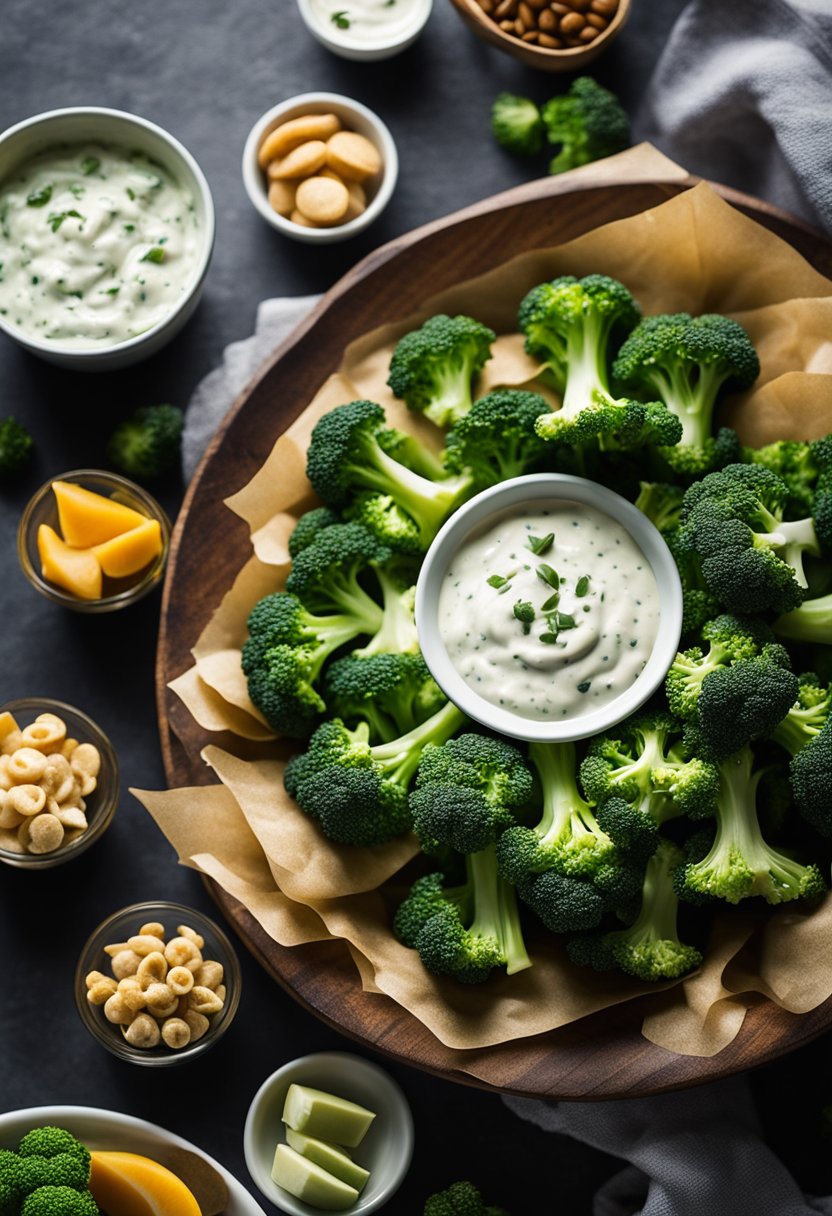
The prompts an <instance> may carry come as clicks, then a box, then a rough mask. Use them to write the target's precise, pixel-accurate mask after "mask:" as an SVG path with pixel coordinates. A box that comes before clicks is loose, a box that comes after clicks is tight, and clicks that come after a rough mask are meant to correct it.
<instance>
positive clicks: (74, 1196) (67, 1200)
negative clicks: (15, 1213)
mask: <svg viewBox="0 0 832 1216" xmlns="http://www.w3.org/2000/svg"><path fill="white" fill-rule="evenodd" d="M20 1216H98V1204H97V1203H96V1202H95V1200H94V1199H93V1197H92V1195H91V1194H90V1192H89V1191H87V1190H83V1191H74V1190H72V1189H71V1188H70V1187H68V1186H42V1187H38V1189H37V1190H36V1191H32V1193H31V1194H30V1195H27V1197H26V1198H25V1199H24V1201H23V1206H22V1207H21V1208H20Z"/></svg>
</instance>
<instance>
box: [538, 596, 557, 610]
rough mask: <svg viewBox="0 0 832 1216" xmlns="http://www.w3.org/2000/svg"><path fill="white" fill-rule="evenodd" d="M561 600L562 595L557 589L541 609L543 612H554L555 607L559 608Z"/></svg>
mask: <svg viewBox="0 0 832 1216" xmlns="http://www.w3.org/2000/svg"><path fill="white" fill-rule="evenodd" d="M559 602H560V595H559V594H558V592H557V591H556V592H555V594H554V595H550V596H549V598H548V600H546V602H545V603H543V604H541V605H540V610H541V612H552V611H553V610H554V609H555V608H557V606H558V604H559Z"/></svg>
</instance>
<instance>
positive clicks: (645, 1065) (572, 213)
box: [156, 177, 832, 1099]
mask: <svg viewBox="0 0 832 1216" xmlns="http://www.w3.org/2000/svg"><path fill="white" fill-rule="evenodd" d="M696 180H697V179H694V178H688V179H685V180H682V181H679V182H673V183H668V182H662V183H658V182H655V181H643V182H635V183H633V182H630V183H626V184H620V185H605V186H597V185H595V186H592V185H587V186H586V187H583V188H577V189H576V187H575V185H574V184H572V183H570V182H568V181H564V180H563V179H562V178H557V177H555V178H549V179H545V180H542V181H537V182H532V183H530V184H528V185H526V186H521V187H519V188H518V189H515V190H511V191H508V192H506V193H505V194H501V195H497V196H496V197H494V198H492V199H488V200H486V201H484V202H482V203H478V204H476V205H474V206H472V207H469V208H467V209H465V210H464V211H460V212H457V213H456V214H454V215H451V216H448V217H447V218H445V219H442V220H439V221H436V222H435V223H432V224H428V225H426V226H425V227H423V228H420V229H417V230H416V231H415V232H411V233H408V234H407V235H405V236H402V237H400V238H398V239H397V240H395V241H393V242H391V243H390V244H388V245H385V246H383V247H382V248H380V249H378V250H376V251H375V252H374V253H372V254H370V256H369V257H367V258H365V259H364V261H362V262H360V263H359V264H358V265H357V266H356V267H355V268H354V269H353V270H352V271H350V272H349V273H348V274H347V275H346V276H345V277H344V278H343V279H341V280H340V282H339V283H337V284H336V285H335V287H333V288H332V290H331V291H330V292H329V293H328V294H327V295H326V296H325V297H324V298H323V299H322V300H321V302H320V303H319V304H318V306H317V307H316V308H315V309H314V310H313V312H312V314H311V315H310V316H309V317H308V318H307V319H306V320H305V321H304V322H302V324H301V325H300V326H299V327H298V329H297V330H295V332H294V333H293V334H292V335H291V337H290V338H289V339H288V341H287V342H286V343H284V344H283V346H281V347H280V349H279V350H277V351H276V352H275V353H274V355H273V357H272V358H271V360H270V362H269V363H268V364H267V365H266V366H265V367H263V368H262V369H261V370H260V372H259V373H258V375H257V376H256V378H255V379H254V381H253V382H252V383H251V384H250V385H249V387H248V388H247V389H246V391H245V392H244V393H243V394H242V396H241V397H240V398H239V399H238V401H237V402H236V403H235V405H234V408H233V409H232V410H231V412H230V413H229V414H228V415H227V417H226V418H225V420H224V422H223V424H222V426H221V427H220V429H219V431H218V432H217V434H216V435H215V437H214V439H213V442H212V443H211V446H210V448H209V450H208V452H207V453H206V456H205V458H204V459H203V461H202V463H201V465H200V467H199V470H198V472H197V474H196V476H195V477H194V479H193V481H192V483H191V485H190V487H189V489H188V493H187V495H186V498H185V502H184V504H183V507H182V511H181V513H180V516H179V519H178V522H177V525H176V529H175V531H174V536H173V543H172V547H171V554H170V562H169V565H168V572H167V580H166V583H165V590H164V597H163V603H162V617H161V627H160V635H159V649H158V657H157V670H156V681H157V698H158V711H159V723H160V731H161V740H162V750H163V755H164V763H165V770H166V774H167V778H168V782H169V783H170V785H171V786H182V785H199V784H206V783H208V782H210V781H211V780H212V774H211V772H210V770H208V769H207V768H206V766H205V765H204V764H203V763H202V761H201V760H200V758H199V753H200V751H201V749H202V748H203V747H204V746H205V745H206V744H207V743H209V742H214V743H219V744H220V745H221V746H228V745H232V744H233V746H234V749H235V750H236V751H237V752H238V753H240V752H241V751H242V750H243V747H244V746H245V745H242V742H241V741H240V740H238V739H236V738H235V737H228V738H223V737H222V736H217V735H210V734H209V733H208V732H205V731H203V730H202V729H201V728H200V727H199V726H198V725H197V723H196V722H195V721H194V720H193V719H192V718H191V716H190V714H189V713H188V712H187V710H186V709H185V708H184V706H183V705H182V704H181V702H180V701H179V700H178V698H176V697H175V696H174V695H173V694H172V693H171V692H170V691H169V689H168V688H167V684H168V682H169V681H170V680H172V679H174V678H175V677H176V676H178V675H180V674H181V673H182V672H183V671H185V670H186V669H187V668H188V667H190V666H191V662H192V660H191V656H190V648H191V646H192V645H193V644H194V642H195V641H196V639H197V637H198V636H199V634H200V632H201V630H202V629H203V627H204V626H205V625H206V623H207V622H208V619H209V617H210V615H211V613H212V611H213V609H214V607H215V606H216V605H217V604H218V603H219V601H220V599H221V598H222V596H223V594H224V593H225V591H226V590H227V589H228V587H229V586H230V585H231V583H232V581H233V579H234V577H235V575H236V574H237V572H238V570H239V569H240V567H241V566H242V565H243V564H244V562H245V561H246V560H247V558H248V556H249V554H250V543H249V537H248V532H247V529H246V525H245V524H244V523H243V521H242V520H240V519H238V518H237V517H236V516H235V515H233V514H232V513H231V512H230V511H229V510H228V509H227V508H226V507H225V506H224V505H223V500H224V499H225V498H227V497H228V496H229V495H230V494H232V493H234V492H235V491H236V490H238V489H239V488H240V487H241V486H243V485H244V484H245V483H246V482H247V481H248V480H249V479H250V478H251V477H252V476H253V474H254V473H255V472H256V470H257V469H258V468H259V467H260V465H261V464H262V462H263V460H264V459H265V457H266V455H267V454H268V452H269V451H270V450H271V447H272V445H273V444H274V441H275V440H276V438H277V437H278V435H279V434H280V433H281V432H282V431H283V430H284V429H285V428H286V427H287V426H288V425H289V424H290V423H291V422H292V421H293V420H294V419H295V418H296V417H297V415H298V414H299V413H300V412H301V411H302V410H303V408H304V407H305V406H306V404H307V403H308V401H309V400H310V399H311V398H312V396H313V395H314V393H315V392H316V391H317V389H318V388H319V386H320V385H321V383H322V382H323V381H324V380H325V379H326V377H327V376H328V375H329V374H330V373H332V372H334V371H335V370H336V369H337V368H338V366H339V364H340V362H341V358H342V355H343V351H344V348H345V346H346V345H347V344H348V343H349V342H351V341H352V340H353V339H355V338H357V337H359V336H360V335H361V334H363V333H366V332H367V331H368V330H370V329H373V328H374V327H376V326H377V325H379V324H381V323H382V322H383V321H386V320H388V319H390V318H392V317H396V316H403V315H405V314H406V313H407V312H409V311H411V310H413V309H415V308H416V307H418V305H419V304H420V302H421V301H422V300H423V299H425V298H426V297H428V296H431V295H434V294H435V293H437V292H440V291H442V290H444V289H446V288H448V287H451V286H453V285H454V284H455V283H457V282H459V281H461V280H464V279H468V278H471V277H473V276H475V275H478V274H482V273H484V272H485V271H487V270H490V269H492V268H494V267H496V266H498V265H500V264H502V263H503V262H504V261H506V260H507V259H509V258H511V257H513V256H514V255H515V254H517V253H521V252H523V251H524V250H527V249H533V248H537V247H540V246H545V245H555V244H560V243H562V242H564V241H568V240H571V239H573V238H574V237H577V236H580V235H582V234H583V233H584V232H587V231H589V230H590V229H591V228H595V227H597V226H598V225H600V224H604V223H607V222H608V221H610V220H615V219H622V218H624V217H626V216H629V215H634V214H636V213H638V212H640V211H643V210H646V209H647V208H650V207H655V206H657V205H658V204H660V203H662V202H664V201H666V200H667V199H668V198H671V197H673V196H675V195H677V194H679V193H680V192H681V191H683V190H686V189H689V188H690V187H691V186H693V185H695V184H696ZM717 188H718V189H719V192H720V193H721V194H722V195H723V197H724V198H726V199H727V200H728V202H730V203H731V204H733V205H734V206H736V207H738V208H739V209H740V210H741V211H743V212H745V213H746V214H748V215H750V216H752V218H754V219H756V220H758V221H759V222H760V223H762V224H764V225H765V226H766V227H767V228H770V229H771V230H772V231H773V232H775V233H776V234H777V235H778V236H780V237H782V238H783V239H784V240H786V241H787V242H788V243H789V244H791V245H792V246H793V247H794V248H795V249H797V250H798V251H799V252H800V253H802V254H803V256H804V257H806V259H807V260H808V261H809V262H810V263H811V264H812V265H813V266H814V267H815V269H817V270H818V271H820V273H822V274H825V275H829V276H832V243H830V242H829V241H828V240H826V238H825V237H823V236H821V235H820V234H819V233H817V232H815V231H813V230H812V229H810V228H809V227H807V226H806V225H804V224H802V223H801V222H799V221H797V220H795V219H794V218H793V217H791V216H788V215H786V214H785V213H784V212H781V211H779V210H777V209H776V208H774V207H771V206H769V205H768V204H765V203H761V202H759V201H757V200H755V199H752V198H749V197H747V196H745V195H741V194H738V193H737V192H735V191H732V190H728V189H726V188H723V187H717ZM220 538H221V540H220ZM208 886H209V889H210V890H211V893H212V895H213V896H214V898H215V900H216V901H217V903H218V904H219V906H220V908H221V909H222V911H223V913H224V914H225V916H226V918H227V919H228V920H229V921H230V923H231V924H232V926H233V927H234V928H235V929H236V931H237V933H238V934H239V936H240V938H241V939H242V940H243V942H244V943H245V944H246V945H247V946H248V948H249V949H250V951H251V952H252V954H253V955H254V956H255V958H257V959H258V960H259V961H260V963H262V965H263V966H264V967H265V968H266V970H267V971H268V972H269V974H270V975H272V976H273V977H274V978H275V979H276V980H277V981H278V982H279V983H280V984H281V985H282V986H283V987H284V988H285V989H286V990H287V991H288V992H290V993H291V994H292V995H293V996H294V997H295V998H296V999H297V1000H298V1001H299V1002H300V1004H301V1005H303V1006H304V1007H305V1008H306V1009H308V1010H309V1011H310V1012H311V1013H313V1014H315V1015H316V1016H317V1017H319V1018H321V1019H322V1020H323V1021H324V1022H326V1023H327V1024H329V1025H330V1026H332V1027H334V1028H336V1029H337V1030H339V1031H341V1032H342V1033H344V1034H346V1035H348V1036H350V1037H352V1038H354V1039H356V1040H357V1041H359V1042H360V1043H362V1044H363V1045H365V1046H367V1047H371V1048H374V1049H375V1050H377V1051H379V1052H381V1053H382V1054H385V1055H387V1056H389V1057H391V1058H393V1059H396V1060H398V1061H403V1062H406V1063H409V1064H412V1065H414V1066H416V1067H419V1068H422V1069H424V1070H426V1071H428V1072H432V1073H435V1074H437V1075H439V1076H442V1077H445V1078H448V1079H453V1080H457V1081H460V1082H463V1083H466V1084H473V1085H479V1086H481V1087H483V1088H490V1089H496V1090H500V1091H503V1092H510V1093H515V1094H523V1095H528V1096H532V1097H552V1098H560V1099H579V1098H580V1099H593V1098H599V1099H600V1098H613V1097H636V1096H640V1095H645V1094H655V1093H661V1092H664V1091H667V1090H671V1089H678V1088H682V1087H684V1086H687V1085H694V1084H697V1083H699V1082H703V1081H708V1080H715V1079H716V1078H718V1077H722V1076H726V1075H728V1074H730V1073H734V1072H738V1071H741V1070H743V1069H746V1068H749V1067H752V1066H754V1065H757V1064H761V1063H763V1062H765V1061H766V1060H770V1059H773V1058H774V1057H775V1056H778V1055H782V1054H784V1053H785V1052H787V1051H792V1050H793V1049H794V1048H796V1047H798V1046H800V1045H801V1044H803V1043H806V1042H808V1041H809V1040H811V1039H813V1038H815V1037H816V1036H817V1035H819V1034H821V1033H822V1032H823V1031H824V1030H826V1029H827V1028H828V1027H829V1025H830V1024H832V1000H830V1001H827V1002H826V1003H825V1004H824V1005H822V1006H820V1007H819V1008H817V1009H815V1010H813V1011H812V1012H810V1013H807V1014H803V1015H801V1016H797V1015H794V1014H789V1013H786V1012H784V1011H783V1010H781V1009H779V1008H777V1007H776V1006H775V1005H773V1004H772V1003H771V1002H769V1001H766V1000H764V999H762V998H759V999H756V1000H755V1002H754V1003H753V1004H752V1006H751V1008H750V1009H749V1011H748V1014H747V1016H746V1018H745V1021H744V1023H743V1026H742V1029H741V1031H740V1033H739V1035H738V1036H737V1037H736V1039H735V1040H734V1042H733V1043H732V1044H731V1045H730V1046H729V1047H727V1048H726V1049H725V1050H724V1051H722V1052H720V1053H719V1054H718V1055H716V1056H713V1057H710V1058H697V1057H693V1056H680V1055H676V1054H674V1053H672V1052H669V1051H666V1050H664V1049H662V1048H659V1047H656V1046H654V1045H653V1044H652V1043H649V1042H648V1041H647V1040H646V1039H644V1038H642V1037H641V1034H640V1025H641V1020H642V1016H643V1008H642V1005H641V1002H639V1001H631V1002H629V1003H627V1004H625V1005H622V1006H617V1007H615V1008H613V1009H610V1010H606V1011H603V1012H601V1013H598V1014H595V1015H593V1016H592V1017H591V1018H586V1019H583V1020H582V1021H580V1022H577V1023H575V1024H574V1025H572V1026H569V1027H566V1028H564V1029H562V1030H559V1031H552V1032H550V1033H548V1034H545V1035H540V1036H537V1037H535V1038H531V1039H524V1040H520V1041H518V1042H514V1043H508V1044H504V1045H502V1046H499V1047H493V1048H488V1049H485V1050H480V1051H469V1052H459V1051H454V1050H451V1049H449V1048H446V1047H444V1046H443V1045H442V1044H441V1043H440V1042H439V1041H438V1040H437V1039H436V1038H434V1036H433V1035H432V1034H431V1033H430V1032H429V1031H428V1030H427V1029H426V1028H425V1027H424V1026H422V1024H421V1023H420V1022H418V1021H417V1020H416V1019H415V1018H414V1017H412V1015H410V1014H409V1013H407V1012H406V1011H405V1010H403V1009H401V1008H400V1007H399V1006H398V1005H396V1004H395V1003H394V1002H393V1001H391V1000H390V999H389V998H387V997H385V996H381V995H376V994H365V993H364V992H362V990H361V986H360V983H359V980H358V975H357V972H356V970H355V967H354V964H353V963H352V960H351V958H350V956H349V954H348V951H347V948H346V946H345V945H344V944H343V943H340V942H324V943H314V944H310V945H306V946H301V947H295V948H292V949H287V948H284V947H281V946H279V945H277V944H276V943H275V942H274V941H272V939H271V938H269V937H268V936H267V935H266V934H265V933H264V931H263V930H262V929H261V928H260V926H259V925H258V924H257V922H256V921H255V920H254V919H253V918H252V917H251V916H250V915H249V914H248V913H247V912H246V910H245V909H244V908H243V907H242V906H241V905H240V904H239V903H238V902H237V901H236V900H234V899H232V898H231V897H230V896H228V895H227V894H226V893H225V892H224V891H223V890H222V889H221V888H219V887H218V886H217V885H216V884H214V883H210V882H209V884H208ZM463 1069H465V1070H467V1071H463Z"/></svg>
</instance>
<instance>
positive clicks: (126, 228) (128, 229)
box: [122, 224, 136, 232]
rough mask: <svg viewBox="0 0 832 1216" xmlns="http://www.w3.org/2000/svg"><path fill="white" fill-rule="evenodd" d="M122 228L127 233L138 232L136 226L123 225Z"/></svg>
mask: <svg viewBox="0 0 832 1216" xmlns="http://www.w3.org/2000/svg"><path fill="white" fill-rule="evenodd" d="M122 227H123V228H124V231H125V232H135V231H136V225H135V224H122Z"/></svg>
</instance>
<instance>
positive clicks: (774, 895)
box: [676, 747, 826, 904]
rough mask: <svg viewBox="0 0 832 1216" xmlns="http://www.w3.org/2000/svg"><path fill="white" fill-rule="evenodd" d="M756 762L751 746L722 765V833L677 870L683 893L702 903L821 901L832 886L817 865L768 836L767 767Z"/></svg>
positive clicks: (719, 823)
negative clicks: (761, 804) (762, 813)
mask: <svg viewBox="0 0 832 1216" xmlns="http://www.w3.org/2000/svg"><path fill="white" fill-rule="evenodd" d="M807 750H808V749H804V751H803V752H801V753H800V755H805V753H806V751H807ZM753 765H754V755H753V753H752V751H751V748H750V747H744V748H742V749H741V750H740V751H739V752H737V753H736V754H734V755H732V756H729V757H728V758H727V759H726V760H724V761H723V762H722V763H721V764H720V765H719V774H720V788H719V797H718V799H717V804H716V834H715V836H714V839H713V843H712V844H711V847H710V848H709V849H708V850H707V852H706V853H705V855H704V856H703V857H702V858H701V859H700V860H697V861H691V862H689V863H688V864H687V865H686V866H684V867H683V868H682V869H680V870H679V871H677V883H676V885H677V891H678V893H679V895H680V896H681V897H682V898H683V899H691V900H693V902H697V901H699V900H701V899H703V898H705V899H707V898H709V897H714V898H716V899H724V900H726V901H727V902H728V903H731V904H736V903H739V902H740V900H742V899H748V898H750V897H751V896H755V895H759V896H762V897H763V899H765V900H766V902H767V903H770V904H779V903H786V902H787V901H790V900H794V899H804V898H805V899H816V898H819V897H820V896H822V895H823V893H824V891H825V890H826V884H825V883H824V881H823V878H822V876H821V873H820V871H819V870H818V868H817V866H815V865H802V864H801V863H800V862H798V861H795V860H794V859H793V858H791V857H788V856H787V855H786V854H785V853H781V852H780V851H779V850H778V849H775V848H773V847H772V846H771V845H770V844H768V842H767V841H766V840H765V839H764V837H763V835H762V832H761V830H760V824H759V821H758V817H757V787H758V785H759V783H760V779H761V778H762V776H763V773H764V771H765V770H763V769H758V770H757V771H752V770H753Z"/></svg>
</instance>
